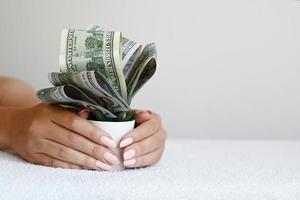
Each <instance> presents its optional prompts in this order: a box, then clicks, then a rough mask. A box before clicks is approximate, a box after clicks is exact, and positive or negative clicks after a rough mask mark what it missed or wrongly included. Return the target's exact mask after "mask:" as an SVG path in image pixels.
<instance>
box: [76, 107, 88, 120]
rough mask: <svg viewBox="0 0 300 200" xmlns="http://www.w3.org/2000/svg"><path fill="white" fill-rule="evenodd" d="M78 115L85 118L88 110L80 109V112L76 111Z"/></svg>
mask: <svg viewBox="0 0 300 200" xmlns="http://www.w3.org/2000/svg"><path fill="white" fill-rule="evenodd" d="M77 114H78V115H79V117H81V118H84V119H87V118H88V117H89V114H90V113H89V111H88V110H86V109H83V110H81V111H80V112H78V113H77Z"/></svg>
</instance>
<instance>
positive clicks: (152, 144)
mask: <svg viewBox="0 0 300 200" xmlns="http://www.w3.org/2000/svg"><path fill="white" fill-rule="evenodd" d="M165 139H166V133H165V131H164V130H163V129H161V130H160V131H158V132H157V133H155V134H154V135H153V136H151V137H148V138H146V139H144V140H141V141H139V142H136V143H133V144H131V145H130V146H127V147H126V148H125V149H124V150H123V151H122V152H123V158H124V160H129V159H133V158H135V157H139V156H142V155H145V154H147V153H150V152H152V151H154V150H155V149H158V148H159V147H161V146H163V145H164V143H165Z"/></svg>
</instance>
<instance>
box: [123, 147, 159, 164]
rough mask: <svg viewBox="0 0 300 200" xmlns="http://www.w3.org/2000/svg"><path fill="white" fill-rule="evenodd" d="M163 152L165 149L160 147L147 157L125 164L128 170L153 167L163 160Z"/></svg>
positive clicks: (127, 161)
mask: <svg viewBox="0 0 300 200" xmlns="http://www.w3.org/2000/svg"><path fill="white" fill-rule="evenodd" d="M163 150H164V147H160V148H158V149H156V150H155V151H153V152H151V153H148V154H146V155H142V156H140V157H137V158H133V159H130V160H125V161H124V163H123V164H124V166H125V167H126V168H134V167H146V166H149V165H153V164H155V163H157V162H158V161H159V160H160V159H161V157H162V153H163Z"/></svg>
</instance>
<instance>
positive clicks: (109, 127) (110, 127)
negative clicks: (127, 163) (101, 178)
mask: <svg viewBox="0 0 300 200" xmlns="http://www.w3.org/2000/svg"><path fill="white" fill-rule="evenodd" d="M90 122H92V123H93V124H95V125H96V126H97V127H99V128H101V129H102V130H104V131H106V132H107V133H109V134H110V135H111V136H112V138H113V140H114V141H115V142H116V143H117V147H116V149H115V153H116V155H117V156H118V158H119V159H120V161H121V163H120V164H119V165H113V167H112V171H119V170H123V169H125V167H124V165H123V156H122V155H121V151H120V148H119V144H120V140H121V138H122V136H123V135H125V134H126V133H127V132H129V131H131V130H132V129H133V128H134V123H135V120H133V121H127V122H103V121H92V120H90Z"/></svg>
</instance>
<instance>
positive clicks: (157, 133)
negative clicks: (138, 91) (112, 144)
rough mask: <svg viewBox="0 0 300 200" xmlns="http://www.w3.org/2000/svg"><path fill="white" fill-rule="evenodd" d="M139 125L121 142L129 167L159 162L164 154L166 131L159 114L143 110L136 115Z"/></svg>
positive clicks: (125, 161)
mask: <svg viewBox="0 0 300 200" xmlns="http://www.w3.org/2000/svg"><path fill="white" fill-rule="evenodd" d="M135 120H136V123H137V125H138V126H137V127H136V128H135V129H134V130H132V131H130V132H129V133H127V134H126V135H124V136H123V137H122V139H121V142H120V148H124V147H125V148H124V149H122V153H123V158H124V165H125V167H127V168H133V167H145V166H148V165H153V164H155V163H157V162H158V161H159V160H160V159H161V157H162V154H163V151H164V147H165V141H166V137H167V134H166V131H165V130H164V129H163V127H162V124H161V119H160V117H159V115H158V114H156V113H153V112H150V111H143V112H137V113H136V115H135Z"/></svg>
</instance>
